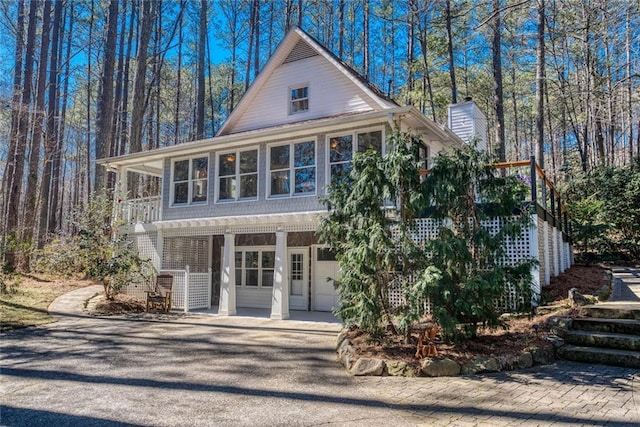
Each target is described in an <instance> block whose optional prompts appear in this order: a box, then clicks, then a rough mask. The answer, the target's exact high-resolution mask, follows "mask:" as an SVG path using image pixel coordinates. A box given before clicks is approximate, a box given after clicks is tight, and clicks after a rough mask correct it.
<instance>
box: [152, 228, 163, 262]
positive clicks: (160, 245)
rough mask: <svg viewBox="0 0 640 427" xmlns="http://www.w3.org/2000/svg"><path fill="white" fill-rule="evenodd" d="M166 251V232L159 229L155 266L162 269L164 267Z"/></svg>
mask: <svg viewBox="0 0 640 427" xmlns="http://www.w3.org/2000/svg"><path fill="white" fill-rule="evenodd" d="M163 251H164V232H163V231H162V229H159V230H158V232H157V233H156V257H157V258H156V262H155V263H154V264H155V265H154V267H155V268H156V270H158V271H160V270H161V269H162V254H163Z"/></svg>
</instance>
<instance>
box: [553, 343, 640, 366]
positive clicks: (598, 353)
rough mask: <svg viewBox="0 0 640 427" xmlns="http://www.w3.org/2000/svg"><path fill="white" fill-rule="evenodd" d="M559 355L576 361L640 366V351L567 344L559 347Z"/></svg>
mask: <svg viewBox="0 0 640 427" xmlns="http://www.w3.org/2000/svg"><path fill="white" fill-rule="evenodd" d="M558 356H559V357H561V358H563V359H566V360H573V361H575V362H584V363H599V364H603V365H613V366H622V367H626V368H640V352H638V351H630V350H615V349H609V348H595V347H581V346H575V345H568V344H567V345H564V346H562V347H560V348H559V349H558Z"/></svg>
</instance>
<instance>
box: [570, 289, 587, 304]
mask: <svg viewBox="0 0 640 427" xmlns="http://www.w3.org/2000/svg"><path fill="white" fill-rule="evenodd" d="M569 303H570V304H571V305H587V304H590V303H591V301H589V299H588V298H587V297H585V296H584V295H582V294H581V293H580V292H578V289H577V288H571V289H569Z"/></svg>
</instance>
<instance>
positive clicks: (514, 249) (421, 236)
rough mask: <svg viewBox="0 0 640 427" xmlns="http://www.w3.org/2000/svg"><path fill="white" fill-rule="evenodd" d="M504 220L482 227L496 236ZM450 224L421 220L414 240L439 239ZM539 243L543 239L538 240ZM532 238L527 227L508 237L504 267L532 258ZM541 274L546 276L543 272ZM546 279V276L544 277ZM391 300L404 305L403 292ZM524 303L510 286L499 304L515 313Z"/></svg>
mask: <svg viewBox="0 0 640 427" xmlns="http://www.w3.org/2000/svg"><path fill="white" fill-rule="evenodd" d="M504 221H505V220H504V219H490V220H485V221H483V222H482V226H483V227H486V228H487V229H488V230H489V233H490V234H491V235H492V236H495V235H496V234H497V233H498V232H499V231H500V229H501V228H502V226H503V224H504ZM448 224H449V221H447V222H444V221H441V220H434V219H431V218H420V219H417V220H416V226H415V231H414V239H415V240H416V241H418V242H425V241H428V240H431V239H435V238H437V237H438V234H439V230H440V228H441V227H442V226H446V225H448ZM538 241H539V242H541V241H542V239H538ZM530 245H531V236H530V234H529V229H527V228H526V227H525V228H524V229H523V231H522V233H521V234H520V236H517V237H516V238H510V237H507V238H506V239H505V247H504V255H503V259H502V263H504V265H510V266H512V265H516V264H518V263H519V262H522V261H524V260H528V259H529V258H530V257H531V248H530ZM537 249H538V251H540V250H542V246H541V243H539V245H538V248H537ZM541 274H544V272H542V273H541ZM542 277H544V276H542ZM389 300H390V303H391V304H392V306H393V305H394V304H402V303H404V301H405V299H404V296H403V295H402V293H401V291H400V290H399V289H398V290H396V289H394V290H392V291H391V293H390V295H389ZM523 302H524V298H523V297H522V296H521V295H517V292H516V289H515V286H513V285H509V286H507V289H505V293H504V296H503V297H502V298H501V300H500V301H499V303H498V308H499V309H500V310H502V311H513V310H516V309H518V307H520V306H521V305H522V303H523ZM426 306H427V310H428V312H431V310H430V309H431V307H430V304H428V303H427V304H426Z"/></svg>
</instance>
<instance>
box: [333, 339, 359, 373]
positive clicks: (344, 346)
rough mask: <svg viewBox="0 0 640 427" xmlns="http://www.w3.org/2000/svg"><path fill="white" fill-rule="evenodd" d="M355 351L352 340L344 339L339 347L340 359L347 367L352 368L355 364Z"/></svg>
mask: <svg viewBox="0 0 640 427" xmlns="http://www.w3.org/2000/svg"><path fill="white" fill-rule="evenodd" d="M354 351H355V350H354V348H353V346H352V345H351V341H350V340H348V339H345V340H343V341H342V343H341V344H340V347H339V348H338V351H337V352H338V360H340V363H342V365H343V366H344V367H345V368H347V369H351V366H352V365H353V361H354V359H355V357H354V355H353V353H354Z"/></svg>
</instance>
